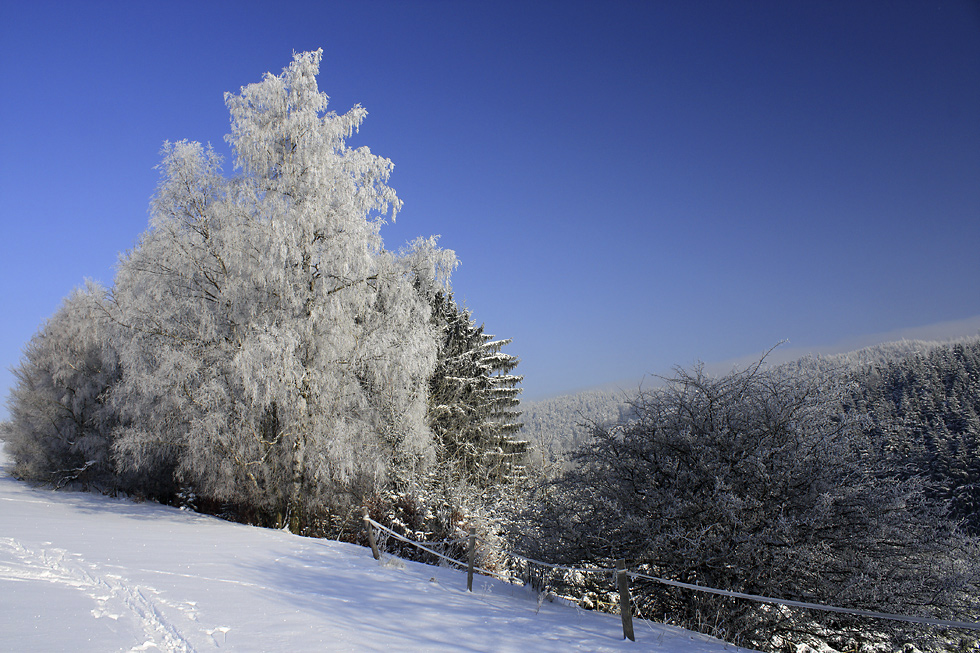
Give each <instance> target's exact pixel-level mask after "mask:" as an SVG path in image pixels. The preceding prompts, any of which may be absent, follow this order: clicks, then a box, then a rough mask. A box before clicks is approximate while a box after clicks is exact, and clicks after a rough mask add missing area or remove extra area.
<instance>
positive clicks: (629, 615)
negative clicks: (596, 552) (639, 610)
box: [616, 558, 636, 642]
mask: <svg viewBox="0 0 980 653" xmlns="http://www.w3.org/2000/svg"><path fill="white" fill-rule="evenodd" d="M616 580H617V582H618V583H619V614H620V615H621V616H622V618H623V639H628V640H630V641H631V642H635V641H636V637H635V636H634V635H633V610H632V608H631V607H630V581H629V576H627V575H626V561H625V560H623V559H622V558H620V559H619V560H617V561H616Z"/></svg>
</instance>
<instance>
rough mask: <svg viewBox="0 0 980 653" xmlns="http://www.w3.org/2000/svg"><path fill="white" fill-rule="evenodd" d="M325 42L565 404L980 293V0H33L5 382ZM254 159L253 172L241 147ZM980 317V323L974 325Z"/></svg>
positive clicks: (328, 86) (22, 79) (535, 389)
mask: <svg viewBox="0 0 980 653" xmlns="http://www.w3.org/2000/svg"><path fill="white" fill-rule="evenodd" d="M320 47H322V48H323V49H324V58H323V59H324V61H323V65H322V67H321V74H320V77H319V83H320V87H321V89H322V90H324V91H325V92H326V93H327V94H328V95H330V96H331V109H333V110H336V111H338V112H343V111H346V110H347V109H349V108H350V107H351V105H353V104H355V103H360V104H362V105H364V106H365V107H366V108H367V110H368V112H369V116H368V118H367V121H366V122H365V124H364V126H363V127H362V129H361V132H360V134H359V135H357V136H356V137H355V138H354V139H353V140H352V141H351V142H352V144H355V145H367V146H369V147H370V148H371V149H372V151H374V152H375V153H378V154H381V155H383V156H386V157H389V158H391V159H392V160H393V161H394V163H395V171H394V174H393V175H392V179H391V184H392V186H393V187H394V188H395V189H396V190H397V191H398V193H399V195H400V197H401V198H402V199H403V200H404V202H405V208H404V210H403V211H402V213H400V214H399V216H398V220H397V223H395V224H393V225H388V226H386V227H385V228H384V229H383V231H382V235H383V236H384V238H385V243H386V245H387V246H388V247H389V248H397V247H398V246H400V245H401V244H403V243H405V242H407V241H409V240H411V239H413V238H414V237H415V236H419V235H430V234H441V236H442V239H441V244H442V245H443V246H445V247H448V248H451V249H454V250H456V252H457V254H458V256H459V258H460V260H461V261H462V265H461V266H460V268H459V269H458V271H457V273H456V275H455V277H454V286H455V289H456V293H457V297H458V298H461V299H464V300H465V302H466V304H467V305H468V306H469V307H470V308H471V309H472V311H473V313H474V316H475V317H476V318H477V320H478V321H482V322H485V324H486V327H487V329H488V331H489V332H491V333H495V334H497V335H498V336H500V337H509V338H513V340H514V342H513V344H512V345H511V346H509V347H508V349H507V350H508V351H509V353H512V354H516V355H518V356H520V357H521V359H522V363H521V365H520V366H519V368H518V370H517V371H518V372H519V373H523V374H524V375H525V383H524V388H525V395H526V396H527V397H528V398H531V399H534V398H541V397H544V396H548V395H553V394H558V393H562V392H567V391H572V390H575V389H579V388H584V387H589V386H595V385H600V384H607V383H610V382H615V381H620V380H624V379H639V378H640V377H642V376H643V375H645V374H650V373H661V372H664V371H666V370H668V369H669V368H670V367H671V366H673V365H689V364H690V363H692V362H693V361H695V360H704V361H707V362H712V361H719V360H728V359H735V358H739V357H743V356H747V355H751V354H756V353H760V352H762V351H764V350H766V349H768V348H769V347H770V346H772V345H773V344H775V343H776V342H778V341H781V340H789V342H790V346H791V347H793V348H794V350H796V349H799V350H801V351H808V350H820V349H826V348H827V347H829V346H832V345H834V344H835V343H841V342H845V341H846V342H859V341H860V340H861V338H866V337H870V336H869V335H868V334H878V333H883V332H889V333H903V332H904V331H903V330H906V329H911V328H914V327H923V326H925V325H932V324H935V323H946V322H950V321H958V322H957V324H958V325H959V327H958V328H963V325H964V324H966V325H967V327H966V328H967V329H968V330H969V328H973V329H974V331H975V329H976V327H975V326H972V325H974V324H975V322H971V321H970V318H974V317H975V316H978V315H980V256H978V252H977V249H978V245H980V4H978V3H977V2H976V1H971V0H960V1H954V0H950V1H933V2H924V1H921V0H916V1H914V2H884V1H882V2H872V1H863V2H851V1H840V2H835V1H821V2H785V1H782V0H780V1H776V0H772V1H748V0H746V1H728V0H726V1H719V2H703V1H700V0H692V1H690V2H654V1H647V2H625V1H624V2H616V1H611V2H573V1H567V0H566V1H562V2H533V1H524V2H490V1H487V2H469V1H466V2H463V1H460V2H449V1H436V0H429V1H425V0H419V1H411V0H400V1H395V0H392V1H390V2H381V1H365V2H344V3H335V2H329V1H321V2H309V3H303V2H268V3H258V2H232V1H226V2H180V1H176V2H173V1H170V2H85V3H81V2H78V3H69V2H63V3H52V2H45V1H44V0H34V1H32V2H29V3H28V2H7V3H4V4H3V7H2V9H0V64H2V70H3V72H4V74H5V79H6V82H5V84H4V90H3V91H2V92H0V121H2V122H0V124H3V125H4V129H3V130H2V132H0V220H2V222H0V224H2V239H0V242H2V245H0V246H2V251H0V278H2V285H0V293H2V296H0V306H2V307H3V311H4V317H3V319H2V320H0V367H2V368H3V372H0V393H2V394H3V395H6V389H7V388H8V387H9V385H10V384H11V382H12V377H11V375H10V374H9V372H8V371H7V369H8V368H9V367H11V366H12V365H15V364H16V363H17V361H18V359H19V357H20V355H21V350H22V347H23V346H24V344H25V343H26V342H27V341H28V340H29V338H30V337H31V335H32V334H33V333H34V332H35V331H36V330H37V328H38V327H39V326H40V325H41V324H42V322H43V321H44V319H45V318H46V317H48V316H50V315H51V314H52V313H53V312H54V311H55V310H56V309H57V307H58V305H59V303H60V301H61V299H62V298H63V297H64V296H65V295H67V294H68V292H69V291H70V290H71V289H72V288H73V287H74V286H76V285H79V284H81V283H82V281H83V280H84V279H85V278H86V277H91V278H94V279H97V280H100V281H102V282H103V283H105V284H111V282H112V276H113V269H114V268H113V266H114V264H115V262H116V260H117V257H118V253H119V252H120V251H123V250H125V249H127V248H129V247H132V245H133V244H134V243H135V241H136V239H137V237H138V235H139V234H140V232H141V231H143V229H145V227H146V221H147V204H148V201H149V198H150V196H151V194H152V193H153V191H154V188H155V186H156V183H157V179H158V176H157V172H156V171H155V170H154V166H155V165H156V164H157V162H158V160H159V150H160V147H161V145H162V143H163V141H165V140H172V141H173V140H180V139H184V138H186V139H190V140H197V141H202V142H208V141H210V142H211V143H213V144H214V145H215V146H216V147H217V148H218V149H219V151H227V150H226V146H225V144H224V142H223V140H222V139H223V136H224V134H225V133H227V131H228V114H227V110H226V109H225V106H224V102H223V93H224V92H225V91H237V90H238V89H239V88H240V87H241V86H242V85H244V84H248V83H251V82H254V81H258V80H259V79H260V78H261V76H262V74H263V73H265V72H266V71H272V72H274V73H278V72H280V71H281V69H282V68H283V67H284V66H286V65H287V64H288V63H289V61H290V60H291V55H292V52H293V51H294V50H295V51H303V50H312V49H316V48H320ZM227 167H228V169H229V170H230V167H231V166H230V165H229V166H227ZM964 320H965V321H964Z"/></svg>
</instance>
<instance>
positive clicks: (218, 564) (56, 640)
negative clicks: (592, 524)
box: [0, 453, 739, 653]
mask: <svg viewBox="0 0 980 653" xmlns="http://www.w3.org/2000/svg"><path fill="white" fill-rule="evenodd" d="M4 462H5V461H4V460H3V458H2V453H0V466H5V465H4ZM465 588H466V578H465V574H463V573H461V572H458V571H454V570H450V569H445V568H439V567H431V566H426V565H421V564H417V563H410V562H404V563H403V562H401V561H397V560H391V559H389V560H387V562H385V563H383V564H380V563H378V562H376V561H374V560H373V559H372V557H371V554H370V551H369V550H367V549H363V548H360V547H357V546H353V545H347V544H340V543H336V542H329V541H323V540H313V539H308V538H301V537H296V536H294V535H291V534H289V533H286V532H282V531H272V530H267V529H260V528H252V527H248V526H242V525H238V524H232V523H228V522H224V521H221V520H219V519H215V518H211V517H206V516H202V515H196V514H193V513H188V512H182V511H180V510H176V509H173V508H168V507H164V506H159V505H153V504H136V503H132V502H128V501H124V500H117V499H110V498H106V497H100V496H95V495H90V494H84V493H69V492H52V491H50V490H44V489H36V488H32V487H29V486H27V485H25V484H23V483H20V482H18V481H15V480H13V479H11V478H10V477H9V476H8V475H7V473H6V471H3V472H0V651H11V652H13V651H18V652H20V651H73V652H76V651H77V652H83V651H99V652H104V651H214V650H233V651H658V652H662V653H718V652H721V651H730V652H731V651H736V650H739V649H737V648H736V647H734V646H731V645H726V644H724V643H721V642H718V641H717V640H712V639H710V638H706V637H703V636H701V635H696V634H692V633H689V632H687V631H683V630H680V629H674V628H668V627H663V626H661V625H658V624H651V623H647V622H637V623H636V632H637V639H638V641H637V642H636V643H631V642H625V641H623V640H622V639H621V637H622V630H621V627H620V623H619V618H618V617H615V616H611V615H602V614H596V613H590V612H585V611H581V610H577V609H575V608H571V607H567V606H562V605H557V604H552V603H547V602H545V603H544V604H543V605H541V606H539V605H538V602H537V600H536V599H535V598H534V597H533V596H531V595H528V594H527V593H526V592H525V591H524V590H523V589H521V588H518V587H513V586H509V585H506V584H503V583H500V582H498V581H493V580H489V579H483V578H480V579H478V580H477V581H476V582H475V583H474V592H473V593H472V594H470V593H467V592H466V591H465Z"/></svg>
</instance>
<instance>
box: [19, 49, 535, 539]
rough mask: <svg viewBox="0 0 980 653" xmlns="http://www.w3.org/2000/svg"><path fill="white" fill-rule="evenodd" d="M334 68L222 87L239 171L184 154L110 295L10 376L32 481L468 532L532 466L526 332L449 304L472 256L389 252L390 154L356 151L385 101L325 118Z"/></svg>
mask: <svg viewBox="0 0 980 653" xmlns="http://www.w3.org/2000/svg"><path fill="white" fill-rule="evenodd" d="M320 58H321V53H320V52H308V53H302V54H297V55H295V57H294V61H293V63H292V64H291V65H290V66H289V67H288V68H286V69H285V70H284V71H283V73H282V74H281V75H278V76H276V75H272V74H267V75H266V76H265V78H264V79H263V80H262V81H261V82H259V83H255V84H250V85H248V86H245V87H243V88H242V89H241V92H240V93H239V94H227V95H226V103H227V105H228V108H229V110H230V112H231V134H230V135H229V136H228V137H227V140H228V142H229V144H230V145H231V147H232V149H233V151H234V155H235V168H236V169H237V170H238V174H236V175H234V176H231V177H228V176H225V175H224V174H223V173H222V170H221V160H220V157H219V156H218V155H217V154H216V153H215V152H214V151H213V150H212V149H211V148H209V147H204V146H202V145H200V144H198V143H190V142H186V141H185V142H179V143H168V144H166V145H165V147H164V150H163V162H162V163H161V164H160V166H159V167H160V170H161V181H160V184H159V187H158V188H157V191H156V194H155V195H154V197H153V199H152V203H151V217H150V225H149V228H148V229H147V231H146V232H145V233H144V234H143V235H142V236H141V237H140V239H139V242H138V244H137V245H136V246H135V247H134V248H133V249H132V250H130V251H129V252H126V253H125V254H124V255H123V256H122V257H121V259H120V261H119V266H118V272H117V274H116V278H115V282H114V284H113V286H112V287H110V288H102V287H99V286H98V285H96V284H92V283H89V284H87V285H86V286H85V287H84V288H81V289H79V290H76V291H75V292H73V293H72V294H71V295H70V296H69V297H68V298H67V299H66V300H65V302H64V304H63V305H62V306H61V308H60V309H59V310H58V311H57V312H56V313H55V315H54V316H52V318H51V319H50V320H49V321H48V322H47V323H46V324H45V325H44V326H43V327H42V328H41V329H40V330H39V332H38V333H37V334H36V335H35V336H34V338H33V339H32V340H31V341H30V343H29V344H28V345H27V347H26V350H25V352H24V356H23V359H22V361H21V363H20V365H19V366H18V367H17V368H16V369H15V370H14V374H15V377H16V386H15V387H14V389H13V391H12V393H11V396H10V398H9V408H10V415H11V418H10V420H9V421H8V422H6V423H4V424H3V429H2V436H3V439H4V441H5V442H6V448H7V451H8V452H9V453H10V454H11V455H12V457H13V459H14V461H15V462H16V467H15V470H16V474H17V475H19V476H20V477H21V478H24V479H30V480H35V481H42V482H46V483H50V484H52V485H54V486H57V487H63V486H72V487H85V488H90V489H95V490H99V491H103V492H113V493H120V492H121V493H128V494H132V495H137V496H141V497H147V498H153V499H157V500H160V501H164V502H169V503H182V504H185V505H189V506H193V507H197V508H199V509H207V510H211V511H214V512H224V513H226V514H227V515H229V516H232V517H234V518H236V519H242V520H245V521H249V522H251V523H257V524H264V525H277V526H288V527H289V528H290V529H291V530H293V531H294V532H297V533H320V534H324V533H332V534H335V535H336V534H338V533H340V532H342V531H344V529H345V528H348V525H349V524H350V523H352V522H351V516H352V515H354V513H356V511H357V508H358V507H359V506H361V505H370V506H371V507H372V509H373V510H374V511H375V512H374V514H375V517H376V518H379V519H387V520H389V521H396V520H397V519H398V514H399V513H404V512H405V511H406V510H407V509H408V508H409V507H411V511H412V512H413V513H414V514H417V515H422V516H424V517H425V518H424V519H422V522H423V523H420V524H416V525H418V526H420V527H421V528H423V529H425V530H426V531H427V532H429V531H432V530H433V529H442V531H445V532H448V531H450V530H451V529H452V528H455V527H457V526H459V523H460V521H461V520H463V519H464V518H465V517H466V516H467V515H470V516H471V515H472V514H474V513H475V507H474V506H472V505H470V504H471V503H472V502H473V501H474V500H477V498H479V497H480V495H481V492H483V491H484V489H485V487H486V486H487V485H488V484H505V483H507V482H509V481H510V480H512V479H513V478H515V477H517V476H520V474H521V473H522V469H523V458H524V455H525V449H526V447H525V445H524V444H523V443H522V442H521V441H519V440H517V439H516V437H515V436H516V434H517V431H518V429H519V424H518V423H517V421H516V420H517V416H518V414H519V413H518V412H517V407H518V403H519V402H518V393H519V388H518V385H519V383H520V381H521V378H520V377H519V376H515V375H513V374H511V371H512V370H513V368H514V367H515V366H516V364H517V359H516V358H515V357H513V356H510V355H508V354H506V353H504V352H503V351H502V348H503V347H504V346H505V345H506V344H508V342H509V341H507V340H496V341H494V340H492V339H491V338H490V337H489V336H487V335H485V334H484V332H483V328H482V326H476V325H475V323H474V321H473V319H472V317H471V314H470V312H469V311H468V310H465V309H463V308H461V307H460V306H458V305H457V304H456V302H455V301H454V300H453V297H452V294H451V291H450V288H449V276H450V273H451V271H452V269H453V268H454V267H455V265H456V258H455V255H454V253H453V252H452V251H449V250H444V249H440V248H439V247H438V246H437V245H436V240H435V239H434V238H430V239H418V240H416V241H415V242H414V243H412V244H411V245H410V246H408V247H407V248H406V249H404V250H402V251H400V252H398V253H395V252H391V251H389V250H387V249H385V247H384V245H383V243H382V240H381V237H380V232H379V228H380V226H381V225H382V224H383V223H384V219H385V217H386V216H390V217H391V218H392V219H393V218H394V216H395V213H396V212H397V210H398V208H399V207H400V206H401V201H400V200H399V199H398V198H397V196H396V195H395V192H394V191H393V190H392V189H391V188H390V187H389V186H388V185H387V182H388V177H389V173H390V171H391V167H392V164H391V162H390V161H388V160H387V159H384V158H381V157H378V156H376V155H374V154H372V153H371V152H370V151H369V150H368V149H367V148H351V147H349V146H348V145H347V143H346V139H347V138H349V137H350V136H351V135H352V133H353V132H354V131H356V130H357V129H358V127H359V125H360V124H361V122H362V121H363V119H364V117H365V115H366V112H365V111H364V109H362V108H361V107H360V106H356V107H354V108H353V109H352V110H351V111H350V112H348V113H346V114H343V115H337V114H335V113H332V112H327V111H326V107H327V97H326V95H324V94H323V93H321V92H320V91H319V90H318V88H317V85H316V80H315V76H316V74H317V72H318V69H319V63H320ZM432 514H439V515H443V516H446V515H450V516H452V515H454V517H453V518H452V519H449V518H448V517H445V518H443V519H442V521H439V520H437V519H435V518H433V517H431V515H432ZM348 530H349V529H348ZM428 534H430V535H433V536H435V535H434V534H433V533H428ZM348 535H349V532H348Z"/></svg>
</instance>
